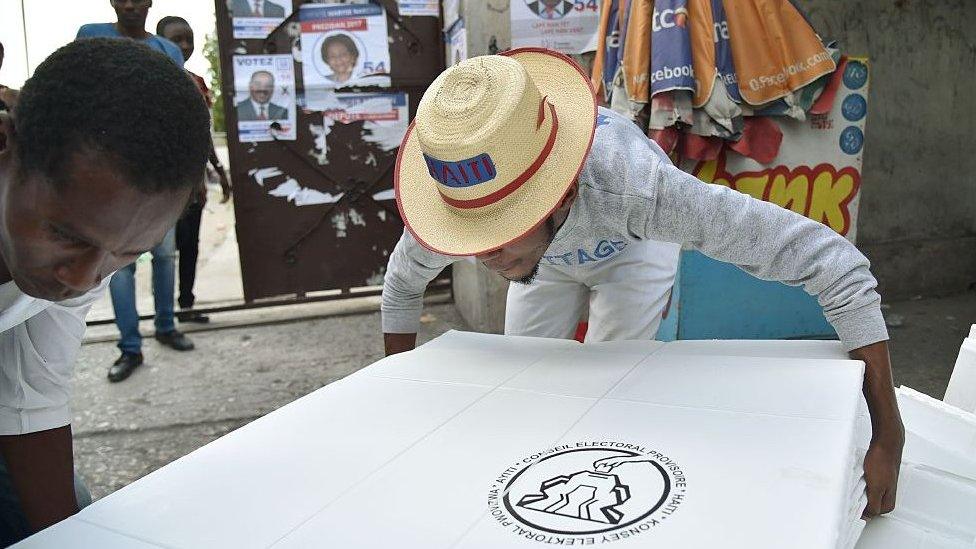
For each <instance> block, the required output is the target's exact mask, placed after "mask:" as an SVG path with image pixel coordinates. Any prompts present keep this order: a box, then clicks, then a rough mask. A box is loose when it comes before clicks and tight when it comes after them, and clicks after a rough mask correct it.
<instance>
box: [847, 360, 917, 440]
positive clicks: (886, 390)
mask: <svg viewBox="0 0 976 549" xmlns="http://www.w3.org/2000/svg"><path fill="white" fill-rule="evenodd" d="M851 356H852V357H853V358H856V359H858V360H862V361H864V365H865V366H864V398H865V400H867V403H868V410H869V411H870V412H871V427H872V432H873V435H872V438H873V439H875V440H878V439H879V438H885V439H888V440H890V441H892V442H894V441H902V442H903V441H904V438H905V428H904V426H903V425H902V422H901V414H900V413H899V412H898V399H897V398H896V397H895V386H894V381H893V379H892V374H891V361H890V359H889V357H888V343H887V342H885V341H880V342H878V343H873V344H871V345H867V346H865V347H861V348H859V349H854V350H853V351H851Z"/></svg>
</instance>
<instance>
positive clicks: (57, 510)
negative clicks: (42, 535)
mask: <svg viewBox="0 0 976 549" xmlns="http://www.w3.org/2000/svg"><path fill="white" fill-rule="evenodd" d="M0 453H2V454H3V458H4V461H5V462H6V464H7V473H8V474H9V475H10V480H11V483H12V484H13V487H14V490H16V492H17V496H18V498H19V499H20V504H21V507H22V508H23V510H24V515H25V516H26V517H27V521H28V522H29V523H30V525H31V527H32V528H34V529H35V530H41V529H43V528H46V527H48V526H50V525H52V524H54V523H56V522H60V521H61V520H64V519H66V518H68V517H69V516H71V515H73V514H75V513H77V512H78V500H77V498H76V497H75V485H74V454H73V452H72V449H71V426H70V425H66V426H64V427H59V428H57V429H50V430H47V431H39V432H36V433H28V434H25V435H7V436H0Z"/></svg>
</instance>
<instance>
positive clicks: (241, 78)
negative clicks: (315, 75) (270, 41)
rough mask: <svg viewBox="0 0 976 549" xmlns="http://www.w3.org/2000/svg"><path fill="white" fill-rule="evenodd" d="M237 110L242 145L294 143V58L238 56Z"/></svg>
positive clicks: (235, 96)
mask: <svg viewBox="0 0 976 549" xmlns="http://www.w3.org/2000/svg"><path fill="white" fill-rule="evenodd" d="M234 109H235V111H236V112H237V133H238V135H239V139H240V141H241V142H255V141H272V140H274V139H278V140H281V141H294V140H295V139H296V135H297V132H296V131H295V119H296V116H295V114H296V107H295V62H294V60H293V58H292V56H290V55H235V56H234Z"/></svg>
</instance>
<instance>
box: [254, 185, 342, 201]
mask: <svg viewBox="0 0 976 549" xmlns="http://www.w3.org/2000/svg"><path fill="white" fill-rule="evenodd" d="M268 194H269V195H271V196H277V197H280V198H284V199H286V200H288V201H289V202H293V203H294V204H295V205H296V206H312V205H315V204H333V203H335V202H338V201H339V199H340V198H342V193H339V194H337V195H333V194H331V193H323V192H321V191H316V190H315V189H309V188H308V187H302V186H301V185H299V184H298V181H296V180H295V179H294V178H289V179H288V180H287V181H285V182H284V183H282V184H281V185H278V186H277V187H275V188H274V189H272V190H270V191H268Z"/></svg>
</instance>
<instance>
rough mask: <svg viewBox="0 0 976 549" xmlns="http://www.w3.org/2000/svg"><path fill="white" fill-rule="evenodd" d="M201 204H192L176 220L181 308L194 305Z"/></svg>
mask: <svg viewBox="0 0 976 549" xmlns="http://www.w3.org/2000/svg"><path fill="white" fill-rule="evenodd" d="M202 215H203V206H202V205H201V204H196V203H194V204H191V205H190V207H189V208H187V210H186V213H184V214H183V217H181V218H180V220H179V221H177V222H176V250H177V251H178V252H179V253H180V296H179V298H178V299H177V300H176V301H177V303H179V304H180V308H181V309H189V308H191V307H193V302H194V301H195V296H194V295H193V283H194V282H195V281H196V278H197V256H198V255H199V250H200V217H201V216H202Z"/></svg>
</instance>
